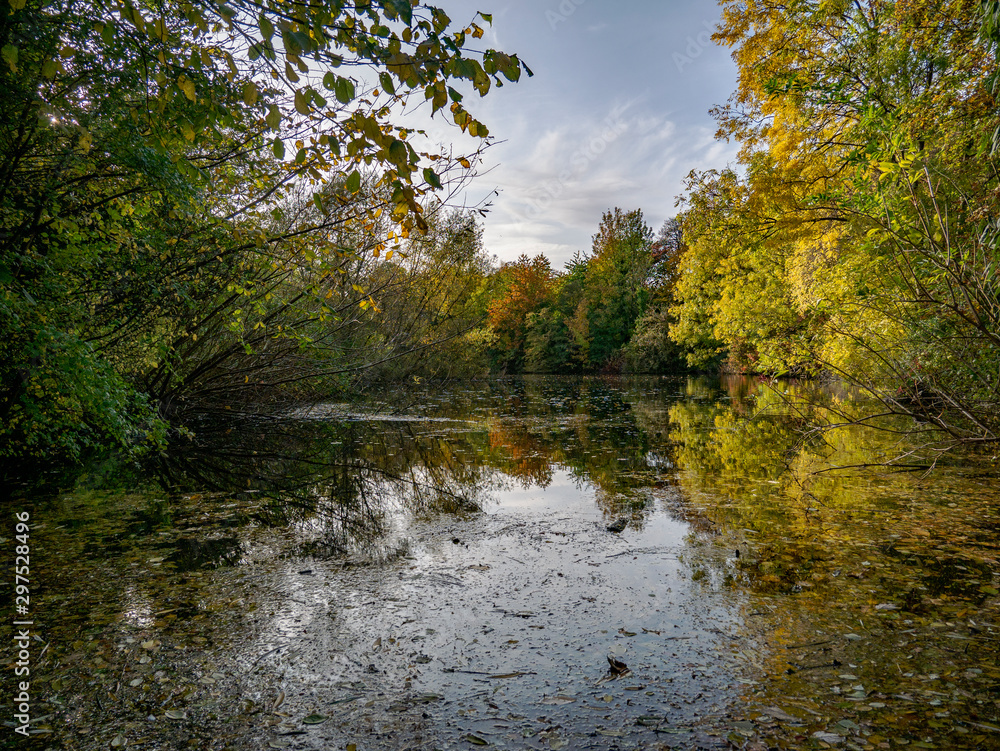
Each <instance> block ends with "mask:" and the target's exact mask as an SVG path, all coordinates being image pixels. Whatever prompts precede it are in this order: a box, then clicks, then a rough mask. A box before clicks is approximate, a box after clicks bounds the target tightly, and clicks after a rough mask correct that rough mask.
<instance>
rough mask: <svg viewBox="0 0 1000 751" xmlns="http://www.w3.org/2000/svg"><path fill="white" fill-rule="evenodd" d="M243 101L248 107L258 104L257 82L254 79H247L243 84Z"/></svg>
mask: <svg viewBox="0 0 1000 751" xmlns="http://www.w3.org/2000/svg"><path fill="white" fill-rule="evenodd" d="M243 101H244V103H246V105H247V106H248V107H253V106H254V105H255V104H257V84H255V83H254V82H253V81H247V82H246V83H245V84H243Z"/></svg>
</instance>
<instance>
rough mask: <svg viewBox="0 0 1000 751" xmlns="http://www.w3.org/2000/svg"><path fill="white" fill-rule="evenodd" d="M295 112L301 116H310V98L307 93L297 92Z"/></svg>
mask: <svg viewBox="0 0 1000 751" xmlns="http://www.w3.org/2000/svg"><path fill="white" fill-rule="evenodd" d="M295 111H296V112H298V113H299V114H300V115H308V114H309V98H308V97H307V96H306V93H305V91H303V90H301V89H299V90H297V91H296V92H295Z"/></svg>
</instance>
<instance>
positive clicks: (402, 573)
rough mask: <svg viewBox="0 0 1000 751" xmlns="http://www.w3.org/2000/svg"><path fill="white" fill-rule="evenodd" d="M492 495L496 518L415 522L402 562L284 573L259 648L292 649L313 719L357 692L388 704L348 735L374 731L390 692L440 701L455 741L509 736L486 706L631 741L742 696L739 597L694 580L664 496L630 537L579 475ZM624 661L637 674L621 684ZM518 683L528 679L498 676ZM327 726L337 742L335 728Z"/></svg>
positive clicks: (441, 731)
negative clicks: (732, 640)
mask: <svg viewBox="0 0 1000 751" xmlns="http://www.w3.org/2000/svg"><path fill="white" fill-rule="evenodd" d="M494 498H495V503H493V504H490V508H489V512H488V513H484V514H477V515H472V516H470V517H468V518H464V519H457V518H454V517H450V516H442V517H439V518H434V519H429V520H428V519H417V520H414V519H412V518H410V519H408V520H407V521H405V522H404V524H406V525H407V526H406V528H405V530H404V533H405V534H406V535H407V536H408V537H409V539H410V541H411V545H410V550H409V555H408V556H406V557H405V558H402V559H399V560H396V561H393V562H390V563H387V564H384V565H381V566H352V567H346V568H345V567H343V566H341V565H340V564H339V563H338V562H334V561H329V562H324V561H313V562H311V563H310V564H309V565H308V566H306V565H305V564H303V563H301V562H299V563H295V564H289V565H287V566H284V567H280V568H279V570H277V571H275V576H276V577H277V578H276V579H275V581H274V583H273V591H280V592H284V593H286V594H285V597H284V600H283V601H282V602H276V603H274V615H273V617H271V618H270V619H269V621H268V623H267V624H266V626H265V628H264V629H263V632H262V633H261V634H260V636H259V641H258V644H257V645H256V646H255V647H254V648H253V652H254V653H256V654H261V653H265V652H266V651H267V650H269V649H272V648H274V647H276V646H281V647H282V649H281V651H280V654H279V655H278V656H277V657H275V658H274V661H273V662H271V661H269V664H270V667H271V668H273V669H275V670H277V671H278V674H279V676H280V679H281V681H282V685H284V686H285V690H286V692H287V693H288V695H289V700H290V701H291V702H292V703H293V705H296V706H298V707H300V708H301V711H302V712H306V711H309V710H310V709H311V708H314V707H318V706H322V705H324V704H328V703H329V702H330V701H337V700H339V699H340V698H343V697H344V696H347V695H348V694H350V692H352V691H353V692H355V693H357V694H358V695H361V696H364V697H365V698H366V699H367V700H368V701H374V702H375V707H374V708H373V707H371V706H369V707H365V706H364V705H363V704H362V702H361V701H358V702H348V703H346V704H345V706H344V707H343V709H342V710H340V711H341V715H342V716H341V722H340V725H342V726H343V725H344V724H346V725H347V726H354V725H355V723H360V726H363V724H364V723H365V722H371V721H373V720H372V718H373V717H375V716H380V715H381V713H382V712H384V711H385V708H384V707H382V708H381V709H380V708H379V701H380V700H379V699H378V698H377V697H378V696H379V695H382V696H386V693H381V694H380V692H388V694H389V695H396V696H397V699H396V701H404V702H405V701H406V696H413V695H427V694H433V695H434V696H436V697H439V698H437V699H435V700H434V704H433V706H431V707H428V708H427V710H426V711H425V712H424V717H425V722H426V724H427V725H428V726H429V727H431V728H434V730H433V733H434V734H435V737H438V736H440V737H442V738H454V737H456V736H457V735H458V734H460V733H461V732H476V733H480V734H483V733H485V732H487V731H489V732H496V729H495V728H487V727H485V726H484V725H483V723H484V722H485V721H486V719H485V716H481V715H482V713H484V712H485V713H486V714H488V715H489V716H494V717H496V716H498V713H499V715H503V714H507V715H509V716H510V717H514V718H521V720H520V722H521V724H522V725H525V726H526V727H531V726H534V725H537V723H538V722H539V721H541V719H542V718H545V719H544V721H545V722H549V723H559V724H560V725H561V727H562V728H563V730H562V731H561V732H563V734H572V733H574V732H579V733H584V732H587V733H589V732H594V728H595V727H597V728H598V729H601V730H602V731H607V732H609V733H612V734H621V735H627V734H631V733H635V732H638V731H637V718H639V717H642V716H657V717H661V718H669V721H670V722H674V723H683V722H690V721H692V720H694V719H695V718H697V717H701V716H704V715H705V714H706V713H708V714H711V713H713V712H722V711H723V708H724V706H725V704H726V703H727V702H728V701H731V700H732V699H733V697H734V696H735V694H734V685H735V683H736V681H735V678H734V677H733V673H732V672H730V668H732V663H731V660H730V659H729V654H728V651H729V650H728V647H729V641H728V638H727V635H729V634H732V633H734V631H735V629H736V628H737V627H738V624H739V620H740V619H739V616H738V610H739V608H738V603H737V602H734V599H735V598H733V597H732V596H731V595H730V594H729V593H726V592H722V591H718V590H716V589H713V587H712V585H711V584H709V583H706V582H700V581H697V582H696V581H692V571H693V570H694V569H693V568H692V566H693V565H694V564H692V563H687V562H684V561H685V560H687V559H691V560H695V559H697V556H698V552H697V551H696V550H695V549H694V547H693V546H694V543H693V542H692V540H691V529H690V527H689V526H688V525H687V524H686V523H684V522H682V521H678V520H677V519H674V518H672V517H671V515H670V514H669V513H668V512H667V508H666V502H665V501H664V502H663V503H662V504H655V505H654V506H653V508H652V509H651V510H650V511H648V512H647V517H646V519H645V523H644V526H643V528H642V529H641V531H636V530H635V529H632V528H628V529H626V530H625V532H623V533H622V534H620V535H617V534H614V533H611V532H608V531H607V530H606V528H605V527H606V525H607V523H608V520H607V518H606V517H605V516H604V514H603V513H602V511H601V509H600V508H599V507H598V505H597V503H596V488H595V487H594V486H592V485H590V484H589V483H587V482H585V481H581V480H580V479H578V478H576V477H574V476H572V475H571V474H570V473H569V472H568V471H566V470H564V469H554V471H553V473H552V479H551V482H550V483H549V484H548V485H547V486H546V487H544V488H542V487H539V486H537V485H535V486H531V487H527V488H525V487H523V486H521V485H520V484H518V483H511V484H510V486H509V487H507V488H505V489H502V490H497V491H495V492H494ZM306 570H307V571H309V573H308V574H304V573H302V572H303V571H306ZM609 654H612V655H615V656H616V657H617V658H618V659H621V660H623V661H624V662H626V663H627V664H628V665H629V667H630V668H631V670H632V672H631V673H630V674H629V675H628V676H626V677H624V678H622V679H621V680H614V681H612V680H609V673H608V662H607V656H608V655H609ZM518 673H526V674H530V675H521V676H517V675H515V676H513V677H506V678H496V677H494V676H498V675H511V674H518ZM400 690H403V691H404V693H403V694H402V698H400V697H399V695H398V691H400ZM317 692H318V693H317ZM557 696H559V697H564V698H563V699H553V697H557ZM321 697H323V698H321ZM566 697H569V698H570V699H571V700H569V699H567V698H566ZM381 701H382V702H383V703H387V702H389V699H382V700H381ZM553 701H555V702H556V703H553ZM491 708H495V709H491ZM514 725H517V722H516V721H515V722H514ZM536 729H537V728H536ZM323 731H326V733H325V734H323ZM317 732H319V733H320V734H322V737H323V738H325V739H326V741H327V742H334V741H336V740H337V739H338V738H339V737H340V736H338V735H337V733H338V731H337V730H336V728H335V727H334V726H333V725H332V724H331V725H330V726H323V727H322V728H320V730H319V731H317ZM487 737H490V739H491V741H493V742H496V740H497V739H495V738H493V737H492V736H487ZM526 743H527V741H526Z"/></svg>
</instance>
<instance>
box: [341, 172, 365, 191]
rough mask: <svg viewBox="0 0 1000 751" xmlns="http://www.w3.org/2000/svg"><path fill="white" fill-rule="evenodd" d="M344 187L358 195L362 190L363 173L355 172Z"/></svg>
mask: <svg viewBox="0 0 1000 751" xmlns="http://www.w3.org/2000/svg"><path fill="white" fill-rule="evenodd" d="M344 187H346V188H347V190H348V191H350V192H351V193H357V192H358V191H359V190H361V173H360V172H358V171H357V170H354V172H352V173H351V174H350V176H349V177H348V178H347V182H346V183H344Z"/></svg>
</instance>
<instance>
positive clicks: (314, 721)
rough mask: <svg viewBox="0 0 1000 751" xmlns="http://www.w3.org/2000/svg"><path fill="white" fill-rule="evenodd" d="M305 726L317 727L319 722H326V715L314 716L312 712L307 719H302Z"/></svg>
mask: <svg viewBox="0 0 1000 751" xmlns="http://www.w3.org/2000/svg"><path fill="white" fill-rule="evenodd" d="M302 722H304V723H305V724H306V725H319V724H320V723H321V722H326V715H321V714H316V713H315V712H313V713H312V714H311V715H309V716H308V717H304V718H303V719H302Z"/></svg>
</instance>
